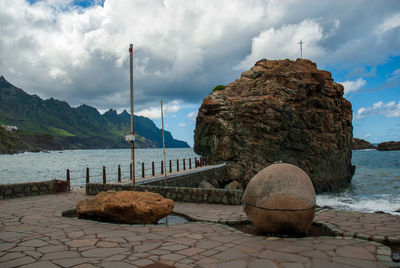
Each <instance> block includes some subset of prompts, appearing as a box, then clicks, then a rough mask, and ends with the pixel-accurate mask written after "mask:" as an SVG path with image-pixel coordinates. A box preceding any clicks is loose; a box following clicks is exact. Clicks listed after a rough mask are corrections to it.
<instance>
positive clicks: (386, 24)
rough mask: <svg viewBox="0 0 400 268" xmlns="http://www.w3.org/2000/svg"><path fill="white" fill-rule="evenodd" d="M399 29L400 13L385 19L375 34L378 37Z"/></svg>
mask: <svg viewBox="0 0 400 268" xmlns="http://www.w3.org/2000/svg"><path fill="white" fill-rule="evenodd" d="M399 27H400V12H399V13H396V14H394V15H392V16H390V17H388V18H386V19H385V20H384V21H383V23H381V24H380V25H378V27H377V28H376V32H377V34H378V35H381V34H384V33H385V32H387V31H390V30H393V29H395V28H399Z"/></svg>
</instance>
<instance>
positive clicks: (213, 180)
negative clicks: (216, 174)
mask: <svg viewBox="0 0 400 268" xmlns="http://www.w3.org/2000/svg"><path fill="white" fill-rule="evenodd" d="M208 182H209V183H211V185H212V186H214V187H215V188H219V182H218V180H217V179H216V178H212V179H210V180H209V181H208Z"/></svg>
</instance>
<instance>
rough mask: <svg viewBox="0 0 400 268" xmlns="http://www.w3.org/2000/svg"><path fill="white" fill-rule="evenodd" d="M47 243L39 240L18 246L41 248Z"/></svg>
mask: <svg viewBox="0 0 400 268" xmlns="http://www.w3.org/2000/svg"><path fill="white" fill-rule="evenodd" d="M48 244H49V243H47V242H44V241H42V240H40V239H32V240H29V241H26V242H22V243H20V244H19V246H21V247H43V246H47V245H48Z"/></svg>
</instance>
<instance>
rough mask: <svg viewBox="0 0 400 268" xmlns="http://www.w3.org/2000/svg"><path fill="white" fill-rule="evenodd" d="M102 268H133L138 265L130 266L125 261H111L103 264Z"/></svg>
mask: <svg viewBox="0 0 400 268" xmlns="http://www.w3.org/2000/svg"><path fill="white" fill-rule="evenodd" d="M100 267H107V268H132V267H135V268H136V267H138V266H137V265H133V264H130V263H128V262H123V261H110V262H102V263H101V264H100Z"/></svg>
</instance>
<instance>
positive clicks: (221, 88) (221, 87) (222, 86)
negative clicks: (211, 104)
mask: <svg viewBox="0 0 400 268" xmlns="http://www.w3.org/2000/svg"><path fill="white" fill-rule="evenodd" d="M225 88H226V86H224V85H218V86H216V87H215V88H213V90H212V91H213V92H215V91H221V90H224V89H225Z"/></svg>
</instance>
